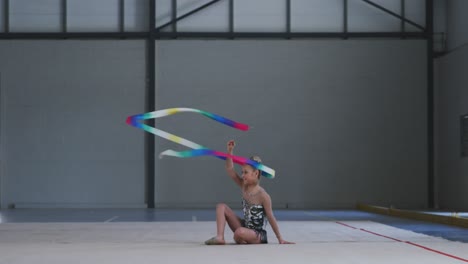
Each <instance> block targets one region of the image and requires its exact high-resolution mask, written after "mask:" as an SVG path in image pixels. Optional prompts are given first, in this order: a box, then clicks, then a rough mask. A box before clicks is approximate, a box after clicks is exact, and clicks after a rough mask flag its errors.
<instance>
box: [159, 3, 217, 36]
mask: <svg viewBox="0 0 468 264" xmlns="http://www.w3.org/2000/svg"><path fill="white" fill-rule="evenodd" d="M219 1H220V0H213V1H211V2H208V3H206V4H204V5H202V6H200V7H197V8H195V9H193V10H192V11H190V12H187V13H185V14H183V15H182V16H180V17H176V18H174V17H173V18H172V19H171V21H169V22H167V23H165V24H163V25H161V26H159V27H157V28H156V30H157V31H159V30H161V29H163V28H165V27H167V26H169V25H171V24H175V23H176V22H177V21H180V20H182V19H184V18H186V17H188V16H190V15H193V14H195V13H197V12H199V11H200V10H203V9H205V8H207V7H209V6H210V5H212V4H216V3H217V2H219ZM173 3H174V2H173ZM172 9H173V12H174V7H172ZM172 14H173V13H172ZM172 16H174V15H172Z"/></svg>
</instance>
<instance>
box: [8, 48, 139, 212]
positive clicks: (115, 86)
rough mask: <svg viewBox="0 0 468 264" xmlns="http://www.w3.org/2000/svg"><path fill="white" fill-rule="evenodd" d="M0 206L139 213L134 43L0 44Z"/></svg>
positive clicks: (136, 69)
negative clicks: (129, 119) (131, 119)
mask: <svg viewBox="0 0 468 264" xmlns="http://www.w3.org/2000/svg"><path fill="white" fill-rule="evenodd" d="M0 58H1V60H0V74H1V80H0V81H1V84H0V88H1V91H0V92H1V118H0V128H1V131H0V132H1V133H0V136H1V138H0V142H1V145H0V150H1V168H0V169H1V177H0V180H1V182H0V187H1V189H0V201H1V206H2V207H3V208H4V207H7V206H9V205H11V204H15V205H16V206H17V207H143V206H145V205H144V204H145V201H144V191H145V189H144V177H145V176H144V158H143V154H144V153H143V134H142V133H138V132H137V131H134V130H133V129H132V128H130V127H128V126H127V125H126V124H125V118H126V116H128V115H130V114H134V113H139V112H142V111H143V109H144V105H143V103H142V102H144V94H145V85H146V83H145V78H146V76H145V75H146V74H145V63H146V62H145V45H144V42H143V41H71V40H67V41H26V40H25V41H1V42H0Z"/></svg>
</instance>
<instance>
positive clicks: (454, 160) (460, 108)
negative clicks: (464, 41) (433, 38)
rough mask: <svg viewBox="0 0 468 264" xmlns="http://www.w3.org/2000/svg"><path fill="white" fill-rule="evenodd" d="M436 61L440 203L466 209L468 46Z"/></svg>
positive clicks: (450, 207)
mask: <svg viewBox="0 0 468 264" xmlns="http://www.w3.org/2000/svg"><path fill="white" fill-rule="evenodd" d="M436 62H437V69H438V71H437V80H438V81H437V83H436V96H437V101H438V105H437V107H438V111H437V113H438V115H437V119H438V122H437V133H438V135H439V136H438V144H437V148H438V151H437V155H438V158H437V178H438V181H439V203H440V207H441V208H448V209H457V210H466V209H468V197H467V196H466V186H467V185H468V177H467V175H468V158H466V157H465V158H463V157H461V154H460V150H461V146H460V116H461V115H465V114H468V89H467V85H468V76H467V74H466V69H467V67H468V47H466V46H465V47H462V48H459V49H457V50H455V51H453V52H452V53H450V54H448V55H446V56H444V57H442V58H440V59H438V60H437V61H436Z"/></svg>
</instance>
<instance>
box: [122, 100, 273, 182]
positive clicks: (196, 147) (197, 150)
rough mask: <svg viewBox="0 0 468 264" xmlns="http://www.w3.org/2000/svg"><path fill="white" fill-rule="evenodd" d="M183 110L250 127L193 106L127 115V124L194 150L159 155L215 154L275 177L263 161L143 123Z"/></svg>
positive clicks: (246, 127) (238, 125)
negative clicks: (219, 149)
mask: <svg viewBox="0 0 468 264" xmlns="http://www.w3.org/2000/svg"><path fill="white" fill-rule="evenodd" d="M181 112H193V113H198V114H201V115H204V116H206V117H208V118H210V119H213V120H215V121H218V122H220V123H223V124H225V125H227V126H230V127H233V128H236V129H239V130H243V131H247V130H248V129H249V126H248V125H246V124H242V123H238V122H235V121H233V120H230V119H227V118H225V117H222V116H220V115H217V114H213V113H209V112H206V111H202V110H198V109H193V108H168V109H163V110H158V111H154V112H150V113H145V114H138V115H133V116H129V117H127V121H126V122H127V124H129V125H131V126H134V127H136V128H140V129H142V130H144V131H146V132H149V133H152V134H154V135H156V136H159V137H162V138H164V139H167V140H170V141H172V142H175V143H178V144H181V145H184V146H186V147H189V148H191V149H193V150H188V151H174V150H170V149H169V150H165V151H163V152H161V154H159V156H160V157H161V156H173V157H178V158H189V157H198V156H213V157H217V158H220V159H223V160H225V159H226V158H231V159H232V161H233V162H235V163H237V164H241V165H244V164H248V165H250V166H252V167H254V168H256V169H258V170H260V171H262V175H263V176H265V177H267V178H270V179H272V178H274V177H275V171H274V170H273V169H271V168H269V167H267V166H265V165H264V164H262V163H259V162H256V161H254V160H251V159H248V158H245V157H240V156H234V155H230V154H228V153H223V152H220V151H215V150H211V149H208V148H206V147H204V146H202V145H200V144H197V143H195V142H192V141H190V140H187V139H184V138H181V137H178V136H176V135H174V134H170V133H167V132H165V131H162V130H160V129H157V128H154V127H150V126H148V125H146V124H143V123H142V122H139V121H142V120H146V119H151V118H159V117H164V116H168V115H173V114H177V113H181Z"/></svg>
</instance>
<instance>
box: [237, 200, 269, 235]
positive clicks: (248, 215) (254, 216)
mask: <svg viewBox="0 0 468 264" xmlns="http://www.w3.org/2000/svg"><path fill="white" fill-rule="evenodd" d="M242 208H243V212H244V221H243V223H242V224H243V226H244V227H247V228H249V229H253V230H254V231H255V232H256V233H257V235H258V236H259V237H260V241H261V243H267V234H266V230H265V229H263V226H264V223H265V208H263V205H259V204H250V203H249V202H248V201H247V200H246V199H245V198H242Z"/></svg>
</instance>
